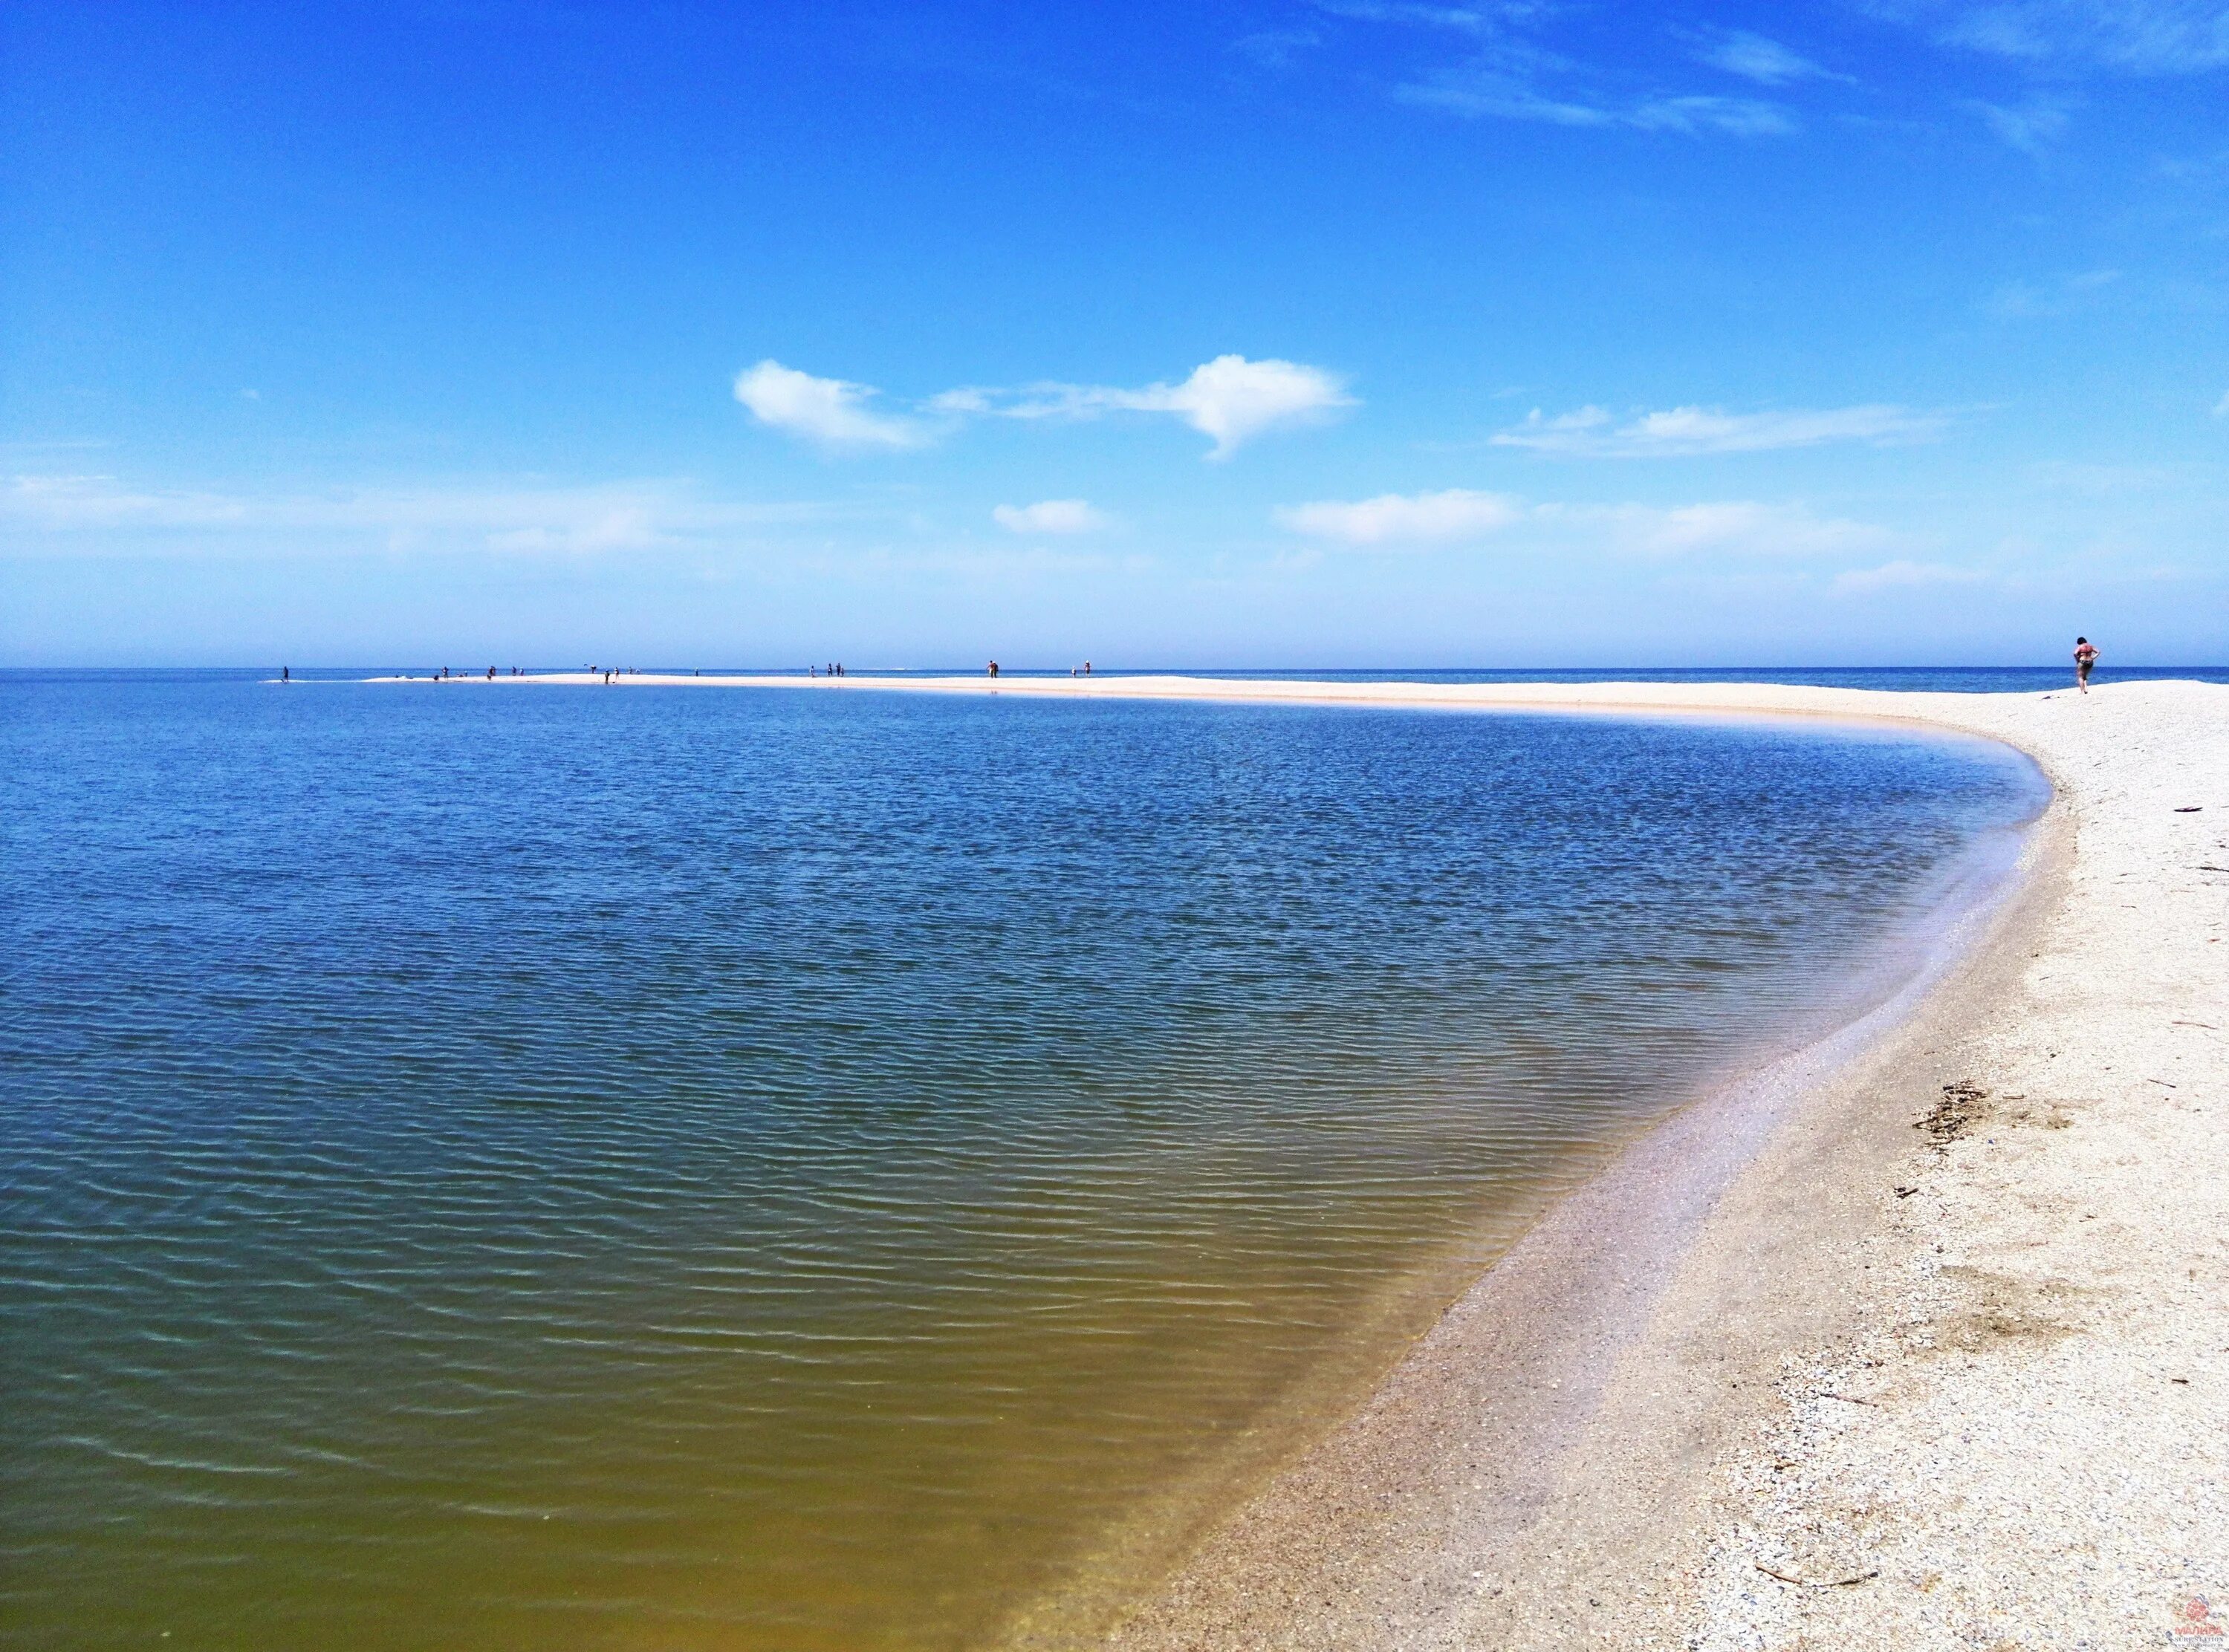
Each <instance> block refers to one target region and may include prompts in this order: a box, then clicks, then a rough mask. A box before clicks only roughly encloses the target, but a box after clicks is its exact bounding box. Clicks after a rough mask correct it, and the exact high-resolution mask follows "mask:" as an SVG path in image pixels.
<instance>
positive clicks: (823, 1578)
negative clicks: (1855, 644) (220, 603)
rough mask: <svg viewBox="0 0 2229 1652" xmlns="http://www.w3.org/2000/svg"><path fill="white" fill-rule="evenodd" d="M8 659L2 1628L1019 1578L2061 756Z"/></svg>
mask: <svg viewBox="0 0 2229 1652" xmlns="http://www.w3.org/2000/svg"><path fill="white" fill-rule="evenodd" d="M0 695H4V700H0V783H4V785H5V795H6V808H5V824H4V833H5V848H6V857H5V859H6V870H5V889H4V899H5V910H6V922H7V939H8V946H7V951H6V957H5V964H4V968H5V977H4V996H0V1062H4V1073H5V1098H4V1109H0V1349H4V1355H0V1357H4V1360H5V1364H6V1373H5V1385H4V1388H5V1403H4V1405H0V1639H4V1640H5V1641H6V1642H7V1643H8V1644H10V1645H16V1646H23V1647H42V1648H45V1647H52V1648H77V1647H96V1646H99V1647H106V1646H121V1645H127V1644H130V1645H141V1644H144V1645H149V1646H153V1645H158V1644H159V1645H162V1646H164V1647H175V1648H181V1649H183V1648H189V1647H224V1648H281V1647H285V1648H296V1647H310V1646H332V1647H349V1648H351V1649H401V1648H428V1649H431V1648H453V1647H460V1646H470V1647H476V1648H512V1647H517V1648H553V1647H612V1648H637V1647H642V1648H650V1647H656V1648H662V1649H680V1648H707V1649H710V1648H720V1649H808V1652H810V1649H828V1652H836V1649H844V1652H883V1649H915V1648H918V1649H957V1648H962V1647H971V1646H984V1645H991V1644H994V1643H995V1642H997V1641H998V1640H999V1637H1000V1636H1001V1635H1002V1634H1003V1633H1004V1631H1005V1628H1006V1627H1007V1626H1008V1625H1009V1624H1010V1623H1012V1622H1013V1621H1014V1619H1015V1615H1016V1614H1017V1613H1018V1612H1025V1611H1026V1612H1028V1613H1030V1614H1031V1622H1032V1623H1040V1624H1042V1623H1056V1624H1057V1623H1059V1622H1061V1621H1062V1620H1061V1618H1060V1617H1059V1614H1058V1613H1057V1611H1054V1612H1052V1613H1051V1615H1050V1617H1047V1616H1046V1615H1045V1614H1046V1611H1047V1608H1046V1603H1047V1602H1057V1601H1059V1600H1061V1599H1062V1598H1064V1596H1066V1595H1075V1596H1076V1597H1077V1598H1091V1599H1095V1600H1098V1599H1104V1598H1111V1597H1110V1596H1109V1595H1108V1590H1109V1589H1110V1588H1112V1589H1113V1590H1114V1592H1115V1593H1119V1589H1120V1585H1121V1583H1122V1581H1123V1580H1124V1579H1125V1578H1142V1577H1144V1576H1146V1575H1148V1574H1149V1573H1150V1572H1151V1570H1152V1568H1153V1566H1157V1565H1160V1564H1163V1563H1165V1562H1166V1560H1167V1559H1169V1558H1170V1556H1171V1555H1172V1553H1175V1551H1176V1547H1177V1546H1179V1545H1180V1543H1181V1541H1182V1539H1183V1537H1184V1534H1185V1533H1186V1532H1188V1531H1190V1530H1192V1529H1194V1528H1195V1527H1196V1525H1197V1522H1198V1521H1199V1520H1200V1519H1202V1518H1204V1516H1205V1515H1206V1514H1209V1513H1211V1511H1212V1509H1213V1508H1215V1507H1216V1506H1217V1500H1219V1499H1225V1498H1228V1497H1229V1496H1230V1495H1236V1493H1237V1490H1238V1489H1242V1488H1243V1485H1244V1484H1245V1483H1247V1482H1248V1479H1249V1476H1254V1475H1257V1474H1259V1473H1261V1472H1263V1471H1266V1470H1267V1468H1269V1467H1270V1466H1273V1465H1274V1463H1275V1461H1276V1460H1277V1459H1278V1457H1279V1456H1280V1454H1281V1453H1282V1452H1285V1451H1288V1450H1290V1449H1292V1447H1293V1446H1294V1444H1297V1443H1300V1442H1301V1441H1304V1440H1305V1439H1306V1438H1307V1437H1308V1435H1309V1433H1310V1431H1312V1430H1314V1429H1317V1428H1320V1426H1322V1425H1323V1423H1324V1421H1325V1419H1326V1418H1331V1417H1333V1416H1336V1415H1337V1414H1338V1412H1339V1409H1340V1408H1341V1407H1342V1406H1344V1405H1351V1404H1352V1402H1353V1400H1354V1399H1355V1398H1356V1396H1357V1395H1358V1394H1359V1393H1362V1392H1364V1391H1365V1389H1366V1386H1367V1385H1368V1383H1369V1381H1370V1380H1371V1379H1372V1378H1374V1377H1375V1376H1376V1375H1377V1374H1378V1373H1381V1372H1382V1371H1383V1370H1384V1368H1385V1367H1386V1365H1387V1364H1388V1362H1390V1361H1391V1359H1392V1358H1394V1357H1395V1356H1396V1354H1397V1352H1398V1348H1399V1347H1400V1346H1401V1344H1402V1342H1403V1341H1404V1338H1405V1336H1406V1335H1409V1334H1411V1333H1413V1332H1414V1331H1415V1330H1416V1329H1417V1328H1418V1327H1419V1326H1421V1325H1422V1324H1423V1323H1424V1322H1427V1321H1428V1320H1429V1316H1430V1315H1431V1313H1432V1312H1433V1311H1435V1310H1436V1309H1437V1308H1438V1307H1439V1306H1440V1305H1441V1304H1442V1303H1444V1301H1445V1300H1446V1299H1447V1297H1449V1294H1451V1293H1452V1292H1453V1291H1455V1290H1460V1289H1461V1284H1463V1282H1464V1281H1465V1280H1466V1279H1468V1277H1471V1276H1472V1275H1474V1273H1475V1271H1476V1270H1477V1269H1478V1268H1479V1267H1480V1266H1482V1265H1485V1264H1486V1263H1487V1261H1489V1260H1490V1259H1491V1258H1492V1256H1493V1254H1494V1253H1495V1252H1496V1251H1497V1250H1498V1249H1499V1248H1500V1246H1501V1245H1505V1244H1506V1243H1507V1242H1508V1241H1509V1239H1511V1238H1513V1236H1514V1235H1515V1234H1516V1233H1519V1232H1520V1231H1521V1229H1522V1227H1523V1226H1524V1225H1525V1223H1526V1222H1527V1221H1528V1220H1531V1219H1532V1217H1533V1216H1535V1215H1536V1214H1537V1213H1538V1211H1539V1210H1540V1209H1541V1208H1542V1207H1543V1206H1544V1205H1545V1202H1546V1201H1549V1200H1551V1198H1552V1197H1553V1196H1554V1195H1555V1194H1557V1193H1558V1191H1560V1190H1562V1189H1564V1188H1569V1187H1570V1186H1571V1185H1573V1183H1574V1182H1575V1181H1577V1179H1578V1178H1580V1177H1582V1176H1583V1175H1585V1174H1586V1173H1587V1172H1588V1170H1589V1169H1590V1168H1592V1167H1593V1166H1595V1165H1597V1164H1599V1163H1600V1162H1602V1161H1603V1157H1604V1156H1605V1155H1607V1154H1608V1153H1609V1152H1610V1151H1612V1150H1613V1149H1615V1148H1616V1145H1617V1144H1618V1143H1621V1142H1622V1141H1624V1140H1627V1139H1629V1138H1630V1137H1631V1136H1632V1134H1633V1133H1634V1131H1635V1130H1637V1129H1638V1128H1640V1127H1641V1126H1642V1125H1644V1124H1646V1122H1647V1121H1648V1119H1650V1118H1651V1117H1656V1116H1659V1115H1660V1114H1661V1111H1663V1110H1664V1109H1665V1108H1667V1106H1670V1105H1675V1104H1676V1103H1677V1102H1678V1101H1680V1099H1683V1098H1686V1097H1687V1096H1689V1095H1692V1094H1693V1093H1695V1092H1696V1090H1697V1089H1698V1087H1699V1086H1701V1085H1706V1084H1707V1083H1709V1082H1710V1081H1711V1080H1712V1078H1713V1077H1714V1076H1715V1075H1718V1074H1721V1073H1726V1072H1728V1071H1731V1070H1733V1069H1735V1068H1738V1066H1739V1065H1740V1064H1741V1063H1742V1061H1743V1060H1745V1059H1754V1057H1755V1055H1756V1053H1757V1052H1759V1051H1762V1050H1764V1049H1767V1048H1769V1047H1774V1046H1775V1045H1776V1043H1780V1042H1784V1041H1786V1040H1787V1039H1789V1038H1790V1037H1791V1036H1795V1035H1797V1034H1800V1032H1801V1031H1802V1029H1803V1028H1807V1027H1809V1026H1813V1025H1823V1024H1825V1023H1826V1022H1828V1021H1833V1020H1834V1018H1835V1016H1837V1015H1841V1014H1845V1013H1847V1012H1848V1010H1849V1008H1850V1006H1851V1004H1852V1002H1853V998H1854V996H1855V995H1857V994H1858V993H1859V992H1860V990H1861V989H1863V983H1866V982H1867V981H1869V980H1872V979H1875V978H1876V977H1877V976H1879V974H1880V972H1881V970H1883V969H1892V967H1893V964H1892V960H1893V958H1894V957H1895V956H1896V952H1895V942H1896V938H1897V937H1898V935H1899V934H1902V933H1904V932H1908V931H1909V929H1910V927H1911V925H1913V924H1914V923H1915V922H1923V921H1924V913H1925V912H1927V911H1928V909H1929V906H1930V902H1933V901H1936V900H1939V899H1941V896H1942V891H1943V887H1944V886H1945V884H1946V882H1947V881H1948V880H1950V878H1951V877H1952V876H1953V875H1954V874H1955V873H1956V870H1957V868H1959V867H1960V866H1962V864H1963V863H1964V862H1965V861H1966V859H1967V857H1969V856H1970V855H1973V854H1974V853H1975V851H1976V848H1977V846H1978V845H1980V844H1982V843H1983V842H1986V841H1988V840H1991V839H1992V838H1993V837H1997V836H2001V835H2003V834H2005V833H2006V832H2007V831H2009V830H2010V829H2013V828H2014V827H2015V826H2016V825H2017V824H2018V823H2020V822H2022V821H2024V820H2026V819H2027V818H2028V817H2030V816H2033V813H2034V812H2035V811H2036V810H2037V809H2038V808H2039V807H2040V802H2041V798H2042V790H2041V784H2040V780H2039V778H2038V777H2037V776H2036V775H2035V774H2034V772H2033V770H2032V769H2031V768H2029V767H2028V766H2027V765H2026V764H2025V762H2024V761H2022V760H2020V759H2015V758H2014V757H2012V756H2011V755H2010V754H2009V753H2007V752H2004V751H2003V750H2001V748H1997V747H1994V746H1987V745H1983V744H1981V743H1978V742H1969V741H1959V740H1948V739H1937V738H1922V737H1917V736H1907V735H1901V734H1884V733H1878V732H1866V731H1864V730H1860V729H1856V728H1849V727H1835V726H1832V725H1826V724H1815V723H1796V722H1788V723H1779V724H1763V723H1754V724H1739V723H1724V724H1714V723H1696V722H1680V721H1621V720H1608V719H1601V720H1597V719H1579V718H1563V717H1555V716H1527V715H1512V714H1474V713H1446V712H1418V711H1398V710H1377V709H1362V708H1311V707H1304V706H1268V707H1263V706H1247V705H1229V704H1221V705H1218V704H1176V703H1121V702H1113V703H1101V702H1089V701H1082V702H1071V701H1044V700H1038V701H1031V700H989V699H978V698H958V697H954V698H944V697H938V696H930V695H871V694H861V693H853V694H845V695H832V694H818V693H812V692H796V691H784V690H742V689H736V690H719V691H711V692H692V691H690V690H686V689H678V690H671V691H667V690H659V689H640V690H636V691H632V692H626V693H611V692H604V691H601V690H589V689H562V688H524V689H496V690H491V689H488V688H484V687H481V688H462V687H452V688H433V687H431V686H428V685H426V684H423V683H421V684H418V685H416V686H389V687H378V686H363V685H344V684H337V683H314V684H298V685H295V686H292V687H289V688H277V687H271V686H265V685H263V684H261V683H260V682H254V681H249V680H245V679H236V678H226V677H222V676H196V677H180V678H164V677H161V676H101V677H82V678H72V677H67V676H16V677H12V678H10V679H8V680H7V681H6V682H5V684H4V687H0ZM1884 960H1888V961H1889V962H1887V963H1885V962H1884ZM1076 1627H1077V1630H1078V1632H1082V1630H1083V1629H1086V1628H1088V1624H1086V1623H1083V1621H1082V1619H1077V1620H1076Z"/></svg>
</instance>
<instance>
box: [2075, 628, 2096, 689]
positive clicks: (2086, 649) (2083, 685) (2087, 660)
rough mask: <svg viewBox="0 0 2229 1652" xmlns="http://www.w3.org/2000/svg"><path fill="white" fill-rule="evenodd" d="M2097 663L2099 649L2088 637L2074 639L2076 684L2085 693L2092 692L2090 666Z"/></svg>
mask: <svg viewBox="0 0 2229 1652" xmlns="http://www.w3.org/2000/svg"><path fill="white" fill-rule="evenodd" d="M2095 664H2097V650H2096V649H2095V648H2093V647H2091V643H2090V639H2089V638H2088V637H2076V638H2075V639H2074V686H2075V687H2076V688H2079V689H2081V690H2082V692H2083V693H2084V694H2088V693H2089V692H2090V668H2091V666H2093V665H2095Z"/></svg>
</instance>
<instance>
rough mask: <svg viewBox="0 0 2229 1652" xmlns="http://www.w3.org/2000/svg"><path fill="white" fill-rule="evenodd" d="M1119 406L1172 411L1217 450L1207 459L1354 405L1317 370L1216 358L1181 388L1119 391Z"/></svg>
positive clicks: (1238, 357) (1337, 385)
mask: <svg viewBox="0 0 2229 1652" xmlns="http://www.w3.org/2000/svg"><path fill="white" fill-rule="evenodd" d="M1117 405H1119V406H1121V407H1133V408H1135V409H1137V410H1138V411H1139V412H1140V413H1174V414H1176V415H1177V417H1178V418H1179V419H1183V420H1184V421H1185V423H1186V424H1187V425H1190V426H1192V428H1193V429H1194V430H1196V431H1198V432H1199V433H1200V434H1201V435H1203V436H1207V437H1211V438H1212V439H1214V442H1215V448H1214V451H1212V452H1211V453H1210V454H1209V456H1208V457H1210V458H1218V459H1219V458H1229V457H1230V453H1231V451H1233V450H1234V449H1235V448H1237V445H1238V444H1239V443H1241V442H1243V441H1245V440H1246V439H1248V438H1249V437H1252V436H1256V435H1259V434H1260V433H1261V432H1263V431H1265V430H1270V429H1274V428H1275V427H1276V426H1280V425H1289V424H1293V423H1295V422H1297V421H1301V420H1307V419H1315V418H1320V416H1322V415H1323V414H1325V413H1329V412H1331V411H1332V410H1333V408H1336V407H1348V406H1351V405H1352V398H1351V397H1349V396H1348V395H1347V394H1346V392H1345V389H1344V388H1343V387H1342V386H1341V385H1340V382H1339V380H1338V379H1336V378H1334V377H1333V375H1330V374H1328V373H1326V372H1325V371H1324V370H1323V369H1322V368H1315V367H1303V366H1301V364H1300V363H1299V362H1281V361H1277V360H1275V359H1274V358H1273V359H1270V360H1268V361H1262V362H1249V361H1248V360H1247V359H1246V358H1245V357H1244V356H1243V355H1218V356H1217V357H1216V358H1215V359H1214V360H1213V361H1212V362H1205V363H1204V364H1203V365H1201V366H1199V367H1196V368H1193V369H1192V376H1191V377H1190V378H1188V379H1186V380H1185V381H1184V382H1183V383H1182V384H1177V385H1166V384H1153V385H1147V387H1145V388H1144V389H1143V390H1133V391H1128V392H1127V393H1121V400H1120V401H1119V402H1118V404H1117Z"/></svg>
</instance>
